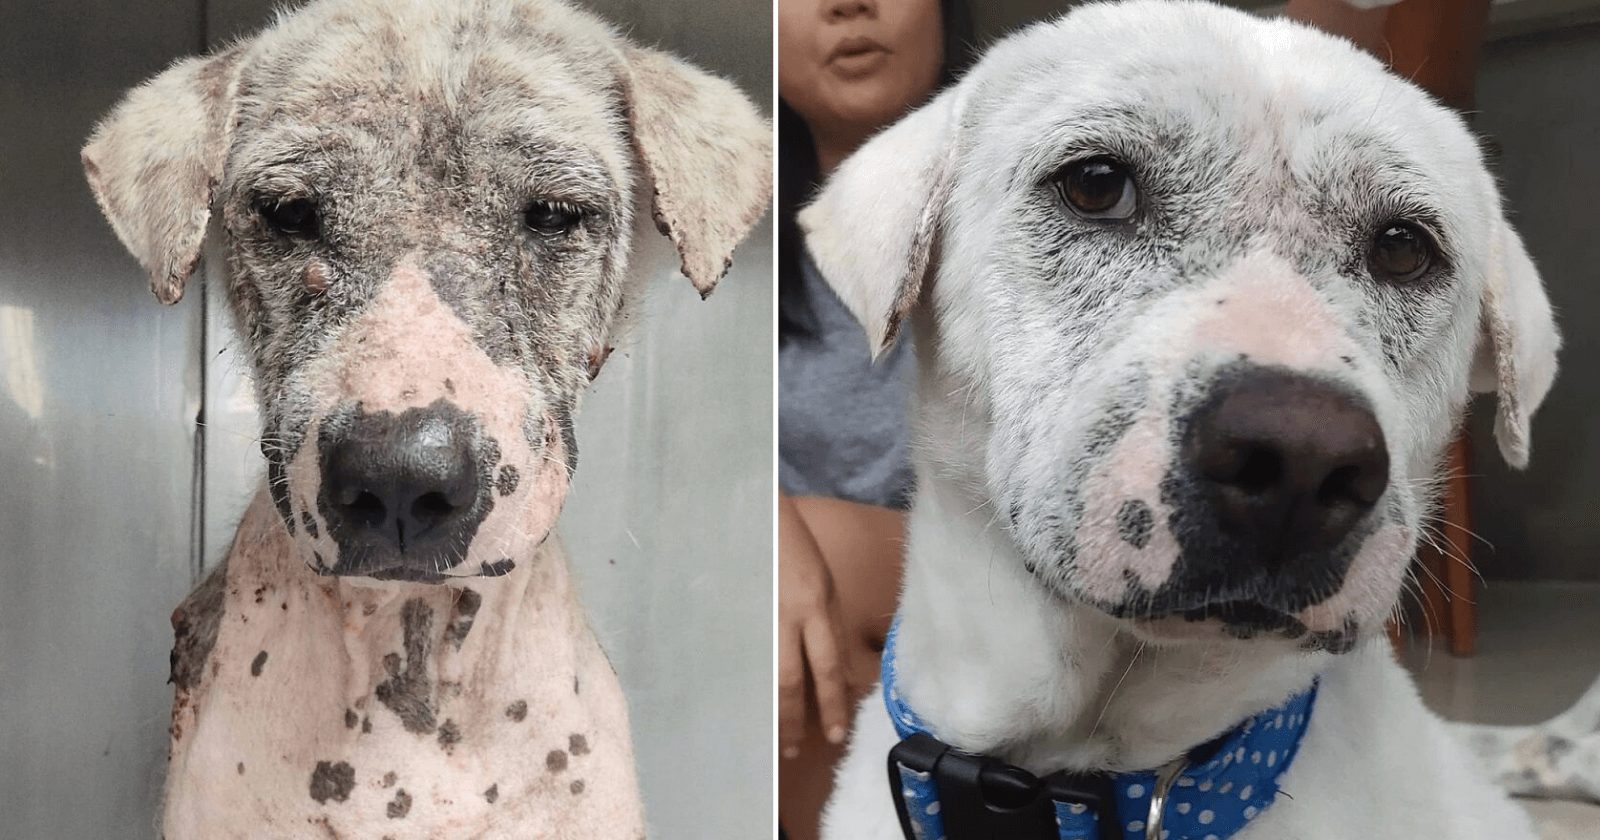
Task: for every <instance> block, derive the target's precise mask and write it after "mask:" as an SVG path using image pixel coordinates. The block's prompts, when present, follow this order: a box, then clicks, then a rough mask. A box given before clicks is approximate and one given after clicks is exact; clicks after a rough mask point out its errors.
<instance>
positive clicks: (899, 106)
mask: <svg viewBox="0 0 1600 840" xmlns="http://www.w3.org/2000/svg"><path fill="white" fill-rule="evenodd" d="M834 88H835V91H836V92H837V98H836V99H835V101H834V112H835V114H836V115H837V117H838V119H839V121H840V122H842V123H846V124H849V125H860V126H871V127H873V128H874V129H876V128H878V127H882V126H885V125H888V124H889V123H891V122H894V121H895V120H897V119H899V118H900V117H901V116H902V115H903V114H904V113H905V112H906V110H907V109H908V108H910V107H911V106H913V105H915V104H916V102H915V101H912V100H909V99H907V97H906V95H905V88H906V86H905V83H904V82H903V81H902V80H897V79H895V78H894V77H893V75H892V74H890V73H879V74H876V75H873V76H868V77H861V78H849V79H846V78H838V79H835V80H834Z"/></svg>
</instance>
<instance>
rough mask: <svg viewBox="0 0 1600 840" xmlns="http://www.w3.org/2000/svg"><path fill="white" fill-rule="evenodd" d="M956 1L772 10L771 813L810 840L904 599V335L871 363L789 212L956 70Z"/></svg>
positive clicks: (822, 1) (907, 383) (962, 48)
mask: <svg viewBox="0 0 1600 840" xmlns="http://www.w3.org/2000/svg"><path fill="white" fill-rule="evenodd" d="M967 20H968V18H967V14H966V9H965V8H964V7H962V6H959V5H958V4H957V2H956V0H779V2H778V31H779V39H778V56H779V57H778V92H779V97H780V102H779V106H778V145H779V157H778V161H779V163H778V166H779V170H778V202H779V226H780V227H779V234H778V283H779V297H778V300H779V305H778V308H779V312H778V336H779V338H778V360H779V361H778V372H779V376H778V379H779V392H778V393H779V408H778V417H779V420H778V423H779V431H778V450H779V452H778V474H779V485H780V493H779V500H778V581H779V595H778V686H779V698H778V707H779V712H778V721H779V722H778V739H779V748H780V755H781V756H782V759H781V761H780V768H779V774H780V779H779V802H778V813H779V821H780V822H781V824H782V826H783V830H784V831H785V833H786V834H787V835H788V837H790V838H792V840H812V838H814V837H816V835H817V821H818V817H819V814H820V812H821V809H822V805H823V803H824V802H825V801H826V800H827V797H828V793H829V791H830V789H831V788H832V781H833V766H834V764H835V762H837V760H838V759H839V756H840V754H841V752H842V744H843V743H844V740H845V736H846V733H847V732H848V731H849V728H850V717H851V714H852V711H853V709H854V707H855V705H856V703H857V702H858V701H859V700H860V699H861V696H862V693H863V692H865V691H867V690H868V689H870V688H871V686H872V684H873V682H874V681H875V680H876V678H877V669H878V652H879V651H880V650H881V649H882V645H883V637H884V635H885V634H886V633H887V632H888V625H889V619H890V618H891V616H892V615H893V613H894V608H895V600H896V598H897V596H898V593H899V583H900V565H901V564H900V552H901V545H902V534H903V531H904V529H905V519H904V511H905V509H906V507H907V506H908V504H909V501H910V495H911V492H912V484H913V479H912V473H911V465H910V462H909V461H908V460H907V456H906V447H907V440H908V438H909V432H908V427H907V422H906V404H907V401H908V399H909V398H910V387H911V365H912V364H913V361H912V357H913V352H912V344H913V342H914V340H915V338H914V337H913V336H911V335H909V334H906V335H902V336H901V338H900V340H899V341H898V342H896V344H895V346H894V347H893V348H891V349H890V350H889V351H888V352H886V353H885V354H884V355H883V356H882V357H880V358H879V359H878V360H877V361H876V362H874V361H873V360H872V359H871V356H870V355H869V353H868V348H867V341H866V336H865V334H864V333H863V332H862V329H861V326H860V325H859V324H858V323H856V320H855V318H854V317H853V316H852V315H851V314H850V312H849V310H847V309H846V308H845V307H844V304H843V303H841V302H840V301H839V299H838V298H837V297H836V296H835V295H834V293H833V291H832V290H831V289H830V288H829V287H828V284H827V282H826V281H825V280H824V279H823V278H821V277H820V276H818V275H817V272H816V269H815V268H814V267H813V266H812V265H811V261H810V260H809V258H807V256H806V254H805V246H804V243H803V242H802V240H801V236H800V232H799V230H798V229H797V227H796V225H795V213H796V212H797V211H798V210H799V209H800V207H801V206H803V205H804V203H805V201H806V200H807V199H808V198H809V197H810V195H811V193H812V191H813V190H814V189H815V187H816V186H817V184H818V183H820V182H821V181H822V180H823V179H825V178H826V177H827V176H828V173H830V172H831V171H833V169H834V167H836V166H838V164H839V162H840V161H841V160H843V159H844V158H846V157H848V156H849V155H850V153H851V152H853V151H855V149H856V148H857V147H858V146H860V145H861V144H862V143H863V142H864V141H865V140H866V139H867V138H868V137H870V136H872V135H873V134H874V133H875V132H877V131H878V130H879V129H881V128H883V127H885V126H887V125H888V124H890V123H892V122H894V121H895V120H897V119H898V118H899V117H900V116H901V115H903V114H905V113H906V112H907V111H909V110H911V109H913V108H915V107H917V106H918V105H920V104H921V103H922V102H924V101H925V100H927V99H928V98H929V97H930V96H931V95H932V94H933V93H934V92H935V91H936V90H937V89H938V88H939V87H940V86H941V85H943V84H945V83H947V82H949V81H950V80H951V79H953V78H954V77H955V76H956V75H957V74H958V73H959V71H960V70H961V69H962V67H963V65H964V63H965V61H964V59H965V56H966V46H967V42H968V40H969V39H968V32H969V25H968V22H967Z"/></svg>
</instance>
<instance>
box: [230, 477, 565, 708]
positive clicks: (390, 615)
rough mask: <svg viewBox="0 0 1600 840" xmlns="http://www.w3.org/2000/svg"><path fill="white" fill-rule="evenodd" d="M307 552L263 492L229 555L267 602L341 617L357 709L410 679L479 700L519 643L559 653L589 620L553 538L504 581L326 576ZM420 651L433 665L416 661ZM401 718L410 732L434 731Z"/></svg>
mask: <svg viewBox="0 0 1600 840" xmlns="http://www.w3.org/2000/svg"><path fill="white" fill-rule="evenodd" d="M302 553H303V552H302V551H301V550H300V549H299V547H297V546H296V545H295V543H294V541H293V539H292V537H290V535H289V534H288V532H287V530H286V528H285V526H284V523H283V520H282V519H281V518H279V517H278V516H277V514H276V511H275V510H274V509H273V507H272V505H271V503H270V502H269V501H268V500H267V499H266V494H265V491H262V493H261V494H259V495H258V497H257V499H256V500H255V502H254V503H253V504H252V505H251V506H250V509H249V510H248V511H247V512H246V514H245V517H244V519H243V521H242V522H241V524H240V528H239V532H238V536H237V537H236V538H235V541H234V545H233V548H232V550H231V551H230V553H229V555H228V566H229V569H228V579H229V581H230V584H231V585H235V586H240V587H244V588H247V589H251V590H252V591H259V595H258V596H257V597H258V599H261V600H270V599H273V598H277V599H278V600H279V601H280V604H281V605H282V608H283V609H285V610H287V609H288V607H287V605H288V604H289V603H290V600H291V599H292V598H296V597H298V598H302V599H306V600H308V601H309V602H310V603H309V606H311V607H312V608H313V609H316V610H318V611H322V612H326V613H331V614H332V615H333V616H335V617H336V618H337V620H338V625H337V626H339V627H340V628H342V630H341V639H342V642H343V650H344V654H345V657H344V662H343V663H341V664H342V665H343V667H342V668H341V669H340V670H341V671H342V672H343V674H344V679H345V692H346V694H347V695H348V696H349V697H350V698H351V702H352V705H354V704H355V703H356V701H358V700H360V699H361V698H366V697H369V696H376V697H378V699H379V700H380V701H383V700H384V698H385V696H388V697H391V698H393V697H394V695H395V692H396V691H397V690H401V689H405V688H408V687H412V686H409V685H408V679H409V677H408V675H411V674H421V673H426V674H428V675H429V676H431V677H432V679H433V681H436V686H429V687H428V688H429V689H430V690H433V689H435V688H436V689H437V690H438V691H439V692H454V693H456V694H458V695H459V694H460V693H462V692H465V693H466V694H467V695H470V694H471V693H472V685H471V683H473V682H482V681H490V680H493V679H494V674H495V671H496V670H497V669H498V668H499V666H500V665H501V664H502V663H503V662H505V661H509V658H510V656H511V654H513V653H514V651H511V650H509V649H508V646H509V645H510V644H512V643H513V640H514V644H515V645H517V646H526V645H528V644H535V645H539V646H544V648H545V649H547V650H552V651H553V650H556V649H560V648H563V647H566V646H570V644H571V640H572V639H573V638H574V633H573V623H574V622H580V623H581V622H582V621H583V618H582V614H581V612H580V611H579V608H578V605H577V602H576V595H575V592H574V588H573V586H572V581H571V573H570V570H569V568H568V565H567V562H566V557H565V556H564V554H563V552H562V551H561V550H560V547H559V544H558V543H557V540H556V539H555V537H554V536H552V537H551V538H550V540H548V541H547V542H546V543H545V544H544V545H541V546H540V547H538V548H536V549H534V550H533V551H531V552H529V556H526V557H514V558H511V559H512V560H514V561H515V565H514V567H513V568H511V569H510V570H509V571H508V572H506V573H505V574H503V575H499V576H495V577H479V576H473V577H465V578H462V579H461V580H460V581H459V582H456V581H451V582H447V583H413V582H406V581H376V580H371V579H367V578H348V577H341V576H331V575H320V574H318V573H317V572H315V571H313V569H312V568H311V567H310V565H309V564H308V563H307V559H308V558H306V557H303V556H301V555H302ZM511 628H514V629H515V632H514V633H512V632H510V630H511ZM419 653H421V654H422V655H423V656H424V657H426V658H427V660H428V662H427V663H426V667H423V663H420V662H418V663H413V662H411V661H410V660H411V659H412V658H414V657H415V656H416V655H417V654H419ZM331 664H332V663H330V665H331ZM408 669H409V670H408ZM385 684H388V686H389V687H388V688H383V686H384V685H385ZM412 688H417V689H419V690H420V688H421V687H420V686H416V687H412ZM404 700H405V698H398V700H397V702H396V703H389V705H391V706H395V705H401V704H403V703H404ZM401 716H402V719H403V720H406V723H407V725H408V728H409V727H412V726H416V727H426V726H428V722H427V721H426V720H422V719H418V718H417V717H415V716H413V717H412V718H410V719H407V717H406V714H402V715H401Z"/></svg>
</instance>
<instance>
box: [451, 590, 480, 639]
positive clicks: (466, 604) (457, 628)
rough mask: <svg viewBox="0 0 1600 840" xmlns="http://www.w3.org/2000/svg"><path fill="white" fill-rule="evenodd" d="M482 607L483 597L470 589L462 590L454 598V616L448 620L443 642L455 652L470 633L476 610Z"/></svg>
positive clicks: (476, 613)
mask: <svg viewBox="0 0 1600 840" xmlns="http://www.w3.org/2000/svg"><path fill="white" fill-rule="evenodd" d="M482 605H483V596H482V595H479V594H478V593H477V592H476V591H474V590H471V589H463V590H461V593H460V594H459V595H457V596H456V614H455V617H453V618H451V619H450V626H448V627H446V628H445V630H444V637H445V640H446V641H448V642H450V645H451V646H452V647H454V648H455V649H456V650H460V649H461V645H462V643H463V642H465V641H466V640H467V634H468V633H470V632H471V631H472V622H473V619H474V618H475V617H476V616H477V615H478V608H479V607H480V606H482Z"/></svg>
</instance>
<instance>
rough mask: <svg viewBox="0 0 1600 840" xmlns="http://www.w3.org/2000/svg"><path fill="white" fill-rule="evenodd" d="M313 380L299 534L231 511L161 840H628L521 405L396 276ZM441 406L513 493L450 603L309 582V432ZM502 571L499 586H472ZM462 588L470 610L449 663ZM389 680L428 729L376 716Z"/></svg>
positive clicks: (549, 438) (602, 662) (597, 659)
mask: <svg viewBox="0 0 1600 840" xmlns="http://www.w3.org/2000/svg"><path fill="white" fill-rule="evenodd" d="M313 269H316V270H318V271H326V267H325V266H321V265H320V264H317V263H313V264H311V265H310V266H308V268H307V277H308V279H310V278H311V276H312V275H313V274H315V273H316V272H315V271H313ZM312 375H313V376H314V377H315V378H316V380H317V385H316V388H315V393H316V398H317V407H318V419H316V420H314V421H313V423H312V428H311V429H310V431H309V433H308V434H307V436H306V443H304V444H303V445H302V446H301V447H300V449H299V451H298V453H297V454H296V456H295V457H294V458H293V459H292V460H291V462H290V464H289V466H288V471H287V474H288V480H289V485H290V498H291V504H292V506H293V511H294V513H295V515H296V517H300V516H303V515H309V516H311V517H313V518H315V519H316V521H317V524H318V526H319V527H318V532H317V533H318V536H317V537H315V538H314V537H312V536H310V534H309V533H307V531H308V529H306V528H297V529H296V530H295V534H294V535H293V536H291V535H290V534H289V533H288V531H287V530H286V527H285V525H284V523H283V521H282V519H280V518H279V516H278V515H277V513H276V511H275V510H274V508H273V507H272V505H271V504H270V502H269V501H268V497H267V494H266V493H265V492H264V491H263V492H262V493H261V494H259V495H258V497H257V498H256V500H255V502H254V503H253V504H252V506H251V507H250V509H249V511H248V512H247V513H246V515H245V518H244V521H243V523H242V524H241V525H240V528H239V533H238V536H237V537H236V539H235V542H234V546H233V549H232V551H231V552H230V553H229V556H228V560H227V568H226V575H227V576H226V594H225V596H224V602H223V607H222V619H221V625H220V628H219V630H218V632H217V640H216V643H215V645H214V647H213V648H212V650H211V652H210V656H209V659H208V660H207V662H206V663H205V667H204V671H203V674H202V676H201V679H200V682H199V683H198V684H196V685H193V686H191V687H189V688H188V689H186V690H185V689H182V688H180V690H179V691H178V694H177V698H176V701H175V704H174V710H173V722H172V763H171V769H170V772H169V776H168V788H167V811H166V823H165V831H166V836H167V837H168V838H169V840H183V839H184V838H197V840H198V839H199V838H204V840H212V838H232V837H239V838H243V837H252V838H256V837H296V838H299V837H330V838H369V837H370V838H379V837H388V838H393V840H404V838H419V840H420V838H436V837H451V838H469V837H483V838H502V837H511V836H515V837H535V836H537V837H554V838H628V840H633V838H637V837H639V836H641V834H642V832H643V821H642V815H641V808H640V804H639V796H638V786H637V782H636V780H635V777H634V763H633V755H632V747H631V743H630V739H629V731H628V720H627V708H626V703H625V701H624V699H623V696H622V692H621V688H620V686H619V685H618V683H617V679H616V675H615V674H614V673H613V672H612V670H611V668H610V665H609V663H608V662H607V661H606V658H605V654H604V653H603V652H602V651H601V650H600V648H599V645H598V644H597V643H596V641H595V639H594V636H593V634H592V633H591V632H590V630H589V627H588V625H587V623H586V621H585V619H584V617H583V613H582V611H581V609H580V608H579V605H578V603H577V600H576V597H575V594H574V592H573V589H572V585H571V581H570V579H569V573H568V568H567V563H566V558H565V557H564V556H563V555H562V552H561V550H560V548H559V546H558V545H556V544H555V543H554V542H553V541H552V542H545V538H546V536H547V535H549V533H550V529H551V526H552V524H553V523H554V521H555V518H556V516H557V514H558V513H559V512H560V510H561V504H562V501H563V499H564V498H565V496H566V491H567V487H568V476H567V467H566V462H565V452H564V450H563V444H562V442H561V437H560V436H559V435H558V434H556V429H555V425H554V422H553V421H552V420H551V419H550V417H549V415H548V413H547V412H545V411H544V409H543V408H542V405H541V400H542V395H541V394H540V393H539V390H538V388H537V386H536V385H535V384H534V383H532V382H530V381H529V380H528V379H527V378H526V377H525V376H524V375H523V374H522V373H520V372H518V371H515V370H510V369H507V368H502V367H499V366H497V365H495V364H494V363H493V362H492V361H491V360H490V359H489V357H488V356H487V355H486V354H485V353H484V352H483V350H482V349H480V348H479V347H478V346H477V344H476V343H475V342H474V341H473V338H472V335H471V333H470V331H469V330H468V328H467V326H466V324H465V323H463V322H462V321H461V320H460V319H459V318H458V317H456V315H455V313H454V312H453V311H452V310H451V309H450V308H449V307H448V306H446V305H445V304H444V303H443V302H442V301H440V300H439V298H438V296H437V295H435V294H434V292H433V289H432V286H431V285H430V284H429V283H428V282H427V279H426V278H425V277H424V275H423V274H422V272H420V271H418V270H417V268H416V267H415V265H414V263H413V262H412V261H411V260H410V259H406V260H402V261H401V262H400V264H399V265H398V266H397V267H396V268H395V270H394V272H393V273H392V275H391V277H390V278H389V280H388V282H387V283H386V284H385V285H384V286H383V288H382V290H381V291H380V292H379V296H378V298H377V299H376V300H375V301H374V302H373V303H372V305H371V306H370V308H369V309H368V310H367V311H366V312H365V313H364V314H363V315H362V316H361V318H360V319H359V320H358V321H357V322H356V323H354V324H352V325H351V328H350V329H349V330H348V331H347V332H346V333H345V334H344V335H343V336H342V337H341V339H340V340H339V342H338V344H337V345H336V346H335V347H334V348H332V349H331V351H330V352H328V353H326V354H324V355H322V356H321V357H319V358H318V360H317V361H316V362H315V368H314V369H313V372H312ZM438 399H445V400H449V401H452V402H454V403H456V404H457V405H459V406H461V407H462V408H463V409H464V410H467V411H470V412H472V413H473V414H475V415H476V416H477V417H478V419H479V421H480V422H481V423H482V424H483V427H484V429H485V430H486V431H487V432H488V433H489V434H491V435H492V436H494V438H495V439H496V440H497V441H498V443H499V446H500V450H501V457H502V463H510V464H514V465H517V466H518V467H519V468H520V470H521V473H522V475H524V476H526V478H525V479H524V480H523V481H521V482H519V484H518V487H517V489H516V490H515V491H514V492H512V493H511V494H509V495H505V496H499V497H497V498H496V500H495V505H494V508H493V510H492V511H491V512H490V513H489V515H488V516H487V517H486V518H485V520H484V522H483V523H482V524H481V525H480V526H479V529H478V532H477V535H476V537H475V538H474V540H473V543H472V545H471V546H470V547H469V549H468V550H467V555H466V557H465V558H463V559H462V561H461V562H459V563H457V564H456V565H454V566H453V567H451V568H449V569H447V570H444V571H445V574H446V575H447V576H450V577H455V578H458V579H459V580H460V583H456V582H450V583H446V584H428V583H409V582H395V581H378V580H374V579H371V578H363V577H334V576H324V575H319V574H317V573H316V571H315V570H314V567H315V564H316V557H317V555H318V554H320V555H321V558H322V559H323V561H324V562H325V563H326V564H327V565H329V566H331V565H332V564H333V563H334V562H335V559H336V558H337V551H338V548H337V546H336V544H335V543H334V541H333V540H332V539H331V537H330V536H329V528H328V527H327V523H326V522H324V521H322V519H321V516H320V515H319V514H318V512H317V506H316V498H317V492H318V489H319V488H318V485H319V483H320V475H319V466H318V457H317V452H316V444H315V441H316V438H317V425H318V424H320V423H321V422H322V420H321V418H322V417H323V416H325V415H326V413H327V412H328V411H329V410H331V409H332V408H333V407H334V406H336V405H339V404H342V403H346V402H349V401H351V400H358V401H360V402H361V403H362V405H363V407H364V408H365V409H366V410H368V411H391V412H398V411H403V410H405V409H407V408H412V407H418V406H426V405H429V404H431V403H432V402H434V401H435V400H438ZM530 417H534V418H538V423H537V425H536V426H535V428H542V429H543V431H544V434H543V438H542V440H541V441H540V445H539V446H538V447H537V448H535V447H533V446H530V445H529V443H528V440H527V437H526V435H525V434H524V432H523V428H524V425H525V422H526V421H527V420H528V418H530ZM505 558H510V559H512V560H514V562H515V564H516V565H515V567H514V568H512V569H511V571H510V572H509V573H507V574H504V575H502V576H496V577H483V576H481V575H480V569H481V566H482V564H484V563H492V562H495V561H499V560H501V559H505ZM467 590H471V592H474V593H477V595H479V596H481V603H480V604H479V605H478V607H477V610H476V612H475V613H473V615H472V617H471V624H470V629H469V630H467V631H466V632H465V634H464V636H462V637H461V638H460V640H459V644H458V643H457V641H456V639H455V636H456V635H457V630H459V627H456V629H452V626H453V625H457V624H458V623H459V621H460V619H459V618H458V612H459V611H460V606H459V603H460V602H461V598H462V597H463V593H465V592H466V591H467ZM469 600H470V598H469ZM408 610H410V614H411V615H412V617H413V618H412V624H411V629H410V633H409V637H408V632H407V627H406V615H407V611H408ZM421 612H425V613H426V614H427V615H428V619H427V620H426V621H425V622H418V621H416V619H415V616H416V615H417V614H418V613H421ZM408 643H409V644H408ZM418 645H420V646H421V648H422V649H423V651H424V653H423V655H421V656H419V657H417V658H418V659H420V660H421V661H417V662H414V661H412V658H413V657H412V652H413V650H415V649H416V648H417V646H418ZM386 658H388V661H387V662H386ZM396 673H400V674H413V673H414V674H415V675H416V676H417V677H418V679H417V680H416V681H414V684H413V685H411V686H410V688H408V689H407V690H406V691H404V692H402V694H404V695H405V697H406V698H409V699H412V700H416V701H417V702H422V703H425V704H427V706H428V708H429V716H428V718H427V720H426V721H425V722H423V721H420V719H419V718H418V717H417V716H415V715H413V717H412V718H411V719H409V720H408V719H407V718H406V717H405V716H403V715H402V714H401V713H400V711H399V710H398V709H397V707H396V704H395V703H394V702H385V698H384V695H383V694H382V693H380V685H383V684H385V683H393V682H394V680H395V674H396ZM393 688H394V686H393V685H391V686H389V689H390V690H392V689H393ZM390 696H391V698H392V696H393V695H392V694H391V695H390ZM408 723H409V724H410V725H409V726H408ZM286 732H293V733H294V737H292V738H285V737H284V734H285V733H286ZM319 767H321V768H322V770H321V771H320V772H319V769H318V768H319Z"/></svg>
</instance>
